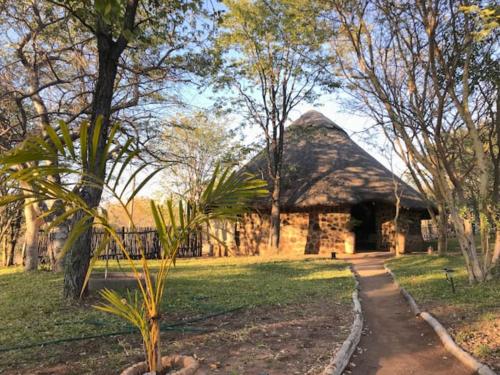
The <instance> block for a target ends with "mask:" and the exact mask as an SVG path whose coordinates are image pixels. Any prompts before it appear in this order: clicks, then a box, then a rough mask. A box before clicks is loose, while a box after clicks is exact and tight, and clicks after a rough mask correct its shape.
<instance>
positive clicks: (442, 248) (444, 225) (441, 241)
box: [436, 204, 448, 255]
mask: <svg viewBox="0 0 500 375" xmlns="http://www.w3.org/2000/svg"><path fill="white" fill-rule="evenodd" d="M436 223H437V229H438V248H437V250H438V254H439V255H443V254H444V253H445V252H446V251H447V250H448V217H447V215H446V209H445V207H444V204H440V205H439V213H438V217H437V221H436Z"/></svg>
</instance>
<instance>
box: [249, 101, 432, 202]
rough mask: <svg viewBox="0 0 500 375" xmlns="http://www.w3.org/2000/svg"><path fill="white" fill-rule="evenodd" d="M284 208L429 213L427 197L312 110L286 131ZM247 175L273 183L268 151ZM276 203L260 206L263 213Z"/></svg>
mask: <svg viewBox="0 0 500 375" xmlns="http://www.w3.org/2000/svg"><path fill="white" fill-rule="evenodd" d="M283 165H284V167H283V178H282V199H281V204H282V208H283V209H284V210H286V211H295V210H304V209H309V208H311V207H333V206H339V205H343V204H348V205H354V204H358V203H361V202H365V201H370V202H379V203H387V204H395V203H396V193H395V187H396V186H397V189H398V190H397V192H398V194H400V196H401V206H402V207H405V208H411V209H419V210H425V209H426V203H425V201H424V199H423V198H422V196H421V195H420V194H419V193H418V192H417V191H415V189H413V188H412V187H411V186H409V185H408V184H406V183H405V182H403V181H401V180H400V179H399V178H398V177H396V176H395V175H394V174H393V173H391V171H389V170H388V169H387V168H385V167H384V166H383V165H382V164H381V163H380V162H378V161H377V160H376V159H375V158H374V157H373V156H371V155H370V154H369V153H368V152H366V151H365V150H363V149H362V148H361V147H360V146H359V145H357V144H356V143H355V142H354V141H353V140H352V139H351V138H350V137H349V135H348V134H347V133H346V132H345V131H344V130H343V129H342V128H341V127H340V126H338V125H337V124H335V123H334V122H333V121H331V120H330V119H328V118H327V117H325V116H324V115H323V114H321V113H320V112H317V111H309V112H307V113H305V114H304V115H302V116H301V117H300V118H299V119H298V120H296V121H295V122H293V123H292V124H291V125H290V126H289V127H288V128H287V129H286V131H285V144H284V163H283ZM245 169H246V170H247V171H249V172H251V173H254V174H256V175H258V176H260V177H261V178H263V179H266V180H267V181H269V178H268V174H267V164H266V157H265V153H264V151H262V152H261V153H259V154H258V155H257V156H256V157H255V158H253V159H252V160H251V161H250V163H248V164H247V166H246V168H245ZM269 205H270V200H265V201H260V202H256V206H257V207H259V208H261V209H263V208H266V207H269Z"/></svg>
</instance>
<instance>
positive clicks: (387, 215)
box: [377, 205, 425, 252]
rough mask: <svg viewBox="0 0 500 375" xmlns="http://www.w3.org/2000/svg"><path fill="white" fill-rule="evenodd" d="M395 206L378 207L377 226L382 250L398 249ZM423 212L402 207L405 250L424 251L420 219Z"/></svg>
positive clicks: (401, 222) (402, 231)
mask: <svg viewBox="0 0 500 375" xmlns="http://www.w3.org/2000/svg"><path fill="white" fill-rule="evenodd" d="M394 214H395V208H394V207H393V206H390V205H383V206H380V208H378V209H377V227H378V228H381V230H380V239H379V240H378V241H377V247H378V248H379V249H380V250H388V251H391V252H395V251H396V248H395V247H396V233H395V227H394ZM422 218H423V213H421V212H418V211H417V212H416V211H410V210H406V209H402V210H401V211H400V213H399V225H398V226H399V228H398V231H399V232H400V234H403V235H404V237H405V240H404V243H405V245H404V252H412V251H422V250H424V248H425V244H424V240H423V238H422V233H421V229H420V228H421V225H420V221H421V220H422Z"/></svg>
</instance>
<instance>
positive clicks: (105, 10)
mask: <svg viewBox="0 0 500 375" xmlns="http://www.w3.org/2000/svg"><path fill="white" fill-rule="evenodd" d="M50 2H51V3H52V4H54V5H55V6H57V7H60V8H61V9H64V10H65V11H66V12H68V13H69V15H70V17H71V18H72V19H73V20H75V21H78V22H79V25H80V27H82V28H83V29H84V30H85V32H88V33H89V34H90V35H92V37H93V38H94V40H95V45H96V56H97V57H96V61H97V68H96V75H95V83H94V85H93V88H92V99H91V102H90V107H89V111H88V117H89V119H90V122H89V123H90V125H89V127H88V130H87V134H86V137H87V139H89V140H92V141H93V142H94V143H95V144H96V147H94V150H95V151H96V152H95V153H92V152H90V151H91V150H90V148H89V149H88V150H87V153H86V154H85V157H86V160H84V162H83V172H84V173H83V177H82V179H81V181H80V182H79V183H78V184H77V185H76V187H75V190H76V191H77V192H78V194H79V195H80V197H81V198H82V199H83V200H84V201H85V202H86V204H87V205H88V206H89V207H92V208H95V207H97V206H98V205H99V203H100V200H101V196H102V190H103V186H102V182H101V183H99V182H98V183H95V182H96V181H104V180H105V177H106V174H107V173H108V172H107V171H106V169H105V168H102V166H103V165H106V162H107V160H106V159H104V156H103V155H105V154H106V153H105V152H103V151H105V148H106V145H107V144H108V139H109V136H110V123H111V121H112V119H113V118H112V114H113V111H114V110H115V109H126V108H128V107H129V106H134V105H136V104H137V99H136V96H135V95H133V94H134V91H136V90H140V87H137V86H135V85H134V84H133V83H134V82H136V81H137V80H139V78H140V79H141V82H143V84H144V86H146V87H150V86H148V84H152V83H153V82H157V81H162V80H167V79H168V78H172V79H173V77H177V78H178V75H176V73H177V72H179V71H188V70H190V69H196V68H197V65H196V63H198V62H199V61H200V59H199V58H198V57H197V56H198V55H196V54H195V53H191V55H190V56H189V57H191V58H186V56H185V55H186V51H188V50H190V48H193V46H194V47H199V41H200V40H201V39H202V38H203V36H204V33H203V32H200V31H199V29H196V26H198V24H196V25H193V24H191V23H186V18H187V17H189V15H193V14H194V13H197V12H199V9H200V1H197V0H194V1H190V0H185V1H178V2H157V1H139V0H120V1H112V0H104V1H96V2H94V3H90V2H81V1H58V0H51V1H50ZM195 23H196V22H195ZM191 51H192V49H191ZM188 62H190V64H188ZM138 67H140V69H138ZM118 84H123V85H124V86H125V87H128V88H129V90H130V88H135V89H132V92H131V93H132V95H131V96H130V97H131V98H132V99H131V100H130V101H129V100H125V101H124V102H123V103H121V104H117V101H119V99H120V96H118V97H117V91H116V87H117V85H118ZM154 93H156V96H159V95H161V90H158V89H157V90H154V91H153V93H152V94H154ZM124 94H125V95H127V93H126V92H125V93H124ZM127 96H129V95H127ZM117 107H118V108H117ZM91 143H92V142H90V143H89V144H91ZM92 182H94V183H92ZM84 217H85V216H84V214H83V213H82V212H80V213H77V214H76V215H74V217H73V218H72V223H73V224H75V223H77V222H79V221H81V220H82V218H84ZM88 220H92V219H91V218H90V219H88ZM90 240H91V229H90V227H88V229H87V230H86V231H85V232H83V233H82V234H81V235H80V236H79V237H78V239H77V240H76V241H75V242H74V243H73V244H72V246H71V248H70V249H69V251H68V252H67V254H66V259H65V275H64V294H65V296H66V297H68V298H78V297H79V296H80V290H81V289H82V287H83V282H84V278H85V274H86V272H87V269H88V266H89V261H90Z"/></svg>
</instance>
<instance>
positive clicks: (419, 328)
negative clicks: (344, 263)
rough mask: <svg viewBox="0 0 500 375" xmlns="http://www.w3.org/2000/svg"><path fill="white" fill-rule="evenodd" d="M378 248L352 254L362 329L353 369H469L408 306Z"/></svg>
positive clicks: (371, 374) (387, 372) (400, 374)
mask: <svg viewBox="0 0 500 375" xmlns="http://www.w3.org/2000/svg"><path fill="white" fill-rule="evenodd" d="M386 259H387V257H386V256H385V255H383V254H381V253H372V254H362V255H360V256H355V257H353V258H350V259H349V261H351V262H352V263H353V265H354V268H355V270H356V271H357V272H358V273H359V276H360V278H359V282H360V286H361V293H360V296H361V298H362V300H361V304H362V307H363V314H364V317H365V323H364V334H363V336H362V337H361V342H360V345H359V347H358V350H357V353H355V356H354V357H353V360H352V363H353V365H352V366H349V367H348V369H347V370H346V371H345V374H354V375H375V374H376V375H413V374H415V375H416V374H418V375H427V374H428V375H431V374H432V375H445V374H446V375H472V374H473V372H471V371H470V370H469V369H467V368H466V367H465V366H463V365H462V364H461V363H460V362H458V361H457V360H456V359H455V357H453V356H452V355H451V354H450V353H448V351H446V349H445V348H444V347H443V346H442V344H441V342H440V341H439V338H438V337H437V335H436V334H435V333H434V331H433V330H432V329H431V328H430V327H429V326H428V325H427V323H425V322H424V321H422V320H421V319H417V318H415V316H414V315H413V314H412V313H411V312H410V310H409V308H408V305H407V303H406V301H405V300H404V299H403V297H402V296H401V294H400V293H399V290H398V289H397V288H396V286H395V285H394V283H393V282H392V280H391V278H390V277H389V276H388V275H387V274H386V273H385V270H384V266H383V264H384V260H386Z"/></svg>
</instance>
